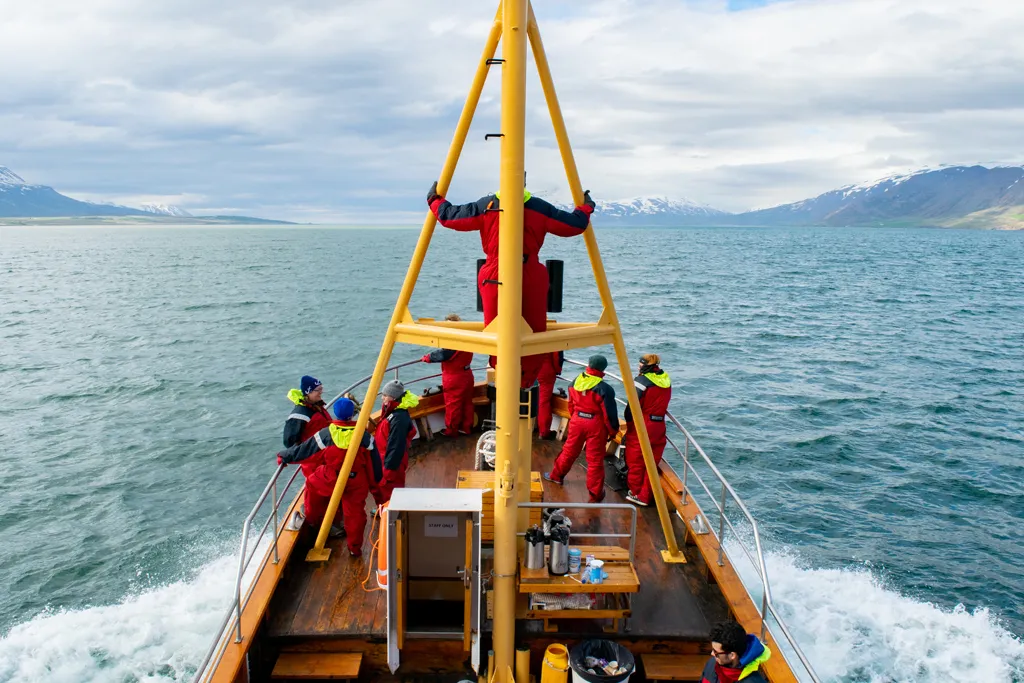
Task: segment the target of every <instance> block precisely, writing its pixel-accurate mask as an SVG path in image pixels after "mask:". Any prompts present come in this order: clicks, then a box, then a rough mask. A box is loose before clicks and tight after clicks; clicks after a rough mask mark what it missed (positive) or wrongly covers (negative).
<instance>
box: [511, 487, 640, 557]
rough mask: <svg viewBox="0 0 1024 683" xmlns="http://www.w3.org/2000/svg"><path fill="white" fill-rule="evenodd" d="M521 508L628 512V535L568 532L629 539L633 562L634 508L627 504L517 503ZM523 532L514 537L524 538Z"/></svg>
mask: <svg viewBox="0 0 1024 683" xmlns="http://www.w3.org/2000/svg"><path fill="white" fill-rule="evenodd" d="M518 505H519V507H521V508H542V509H545V510H562V509H565V510H625V511H627V512H629V515H630V519H629V533H628V534H591V533H588V532H585V531H578V532H577V531H570V532H569V533H570V534H571V535H572V536H575V537H576V538H628V539H629V561H630V562H632V561H633V556H634V555H635V554H636V506H635V505H629V504H628V503H565V502H562V501H551V502H549V503H543V502H542V503H535V502H533V501H530V502H528V503H519V504H518ZM525 535H526V532H525V531H520V532H519V533H517V534H516V536H525Z"/></svg>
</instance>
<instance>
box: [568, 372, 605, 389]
mask: <svg viewBox="0 0 1024 683" xmlns="http://www.w3.org/2000/svg"><path fill="white" fill-rule="evenodd" d="M600 383H601V378H600V377H594V376H593V375H588V374H587V373H585V372H583V373H580V376H579V377H577V378H576V381H575V382H573V383H572V388H573V389H575V390H576V391H579V392H583V391H589V390H590V389H593V388H594V387H596V386H597V385H598V384H600Z"/></svg>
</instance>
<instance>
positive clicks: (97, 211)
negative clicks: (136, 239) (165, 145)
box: [0, 166, 285, 223]
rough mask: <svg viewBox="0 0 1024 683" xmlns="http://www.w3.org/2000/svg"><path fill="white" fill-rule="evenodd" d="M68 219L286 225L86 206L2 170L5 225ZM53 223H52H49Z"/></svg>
mask: <svg viewBox="0 0 1024 683" xmlns="http://www.w3.org/2000/svg"><path fill="white" fill-rule="evenodd" d="M67 218H75V219H81V218H88V219H111V218H116V219H122V220H125V221H131V222H152V223H284V222H285V221H271V220H266V219H263V218H253V217H251V216H193V215H192V214H191V213H189V212H188V211H186V210H184V209H182V208H180V207H177V206H168V205H165V204H143V205H142V206H140V207H138V208H133V207H130V206H119V205H117V204H96V203H93V202H83V201H79V200H77V199H72V198H71V197H67V196H65V195H62V194H61V193H59V192H57V191H56V190H54V189H53V188H52V187H48V186H46V185H32V184H30V183H26V182H25V180H24V178H22V177H21V176H19V175H18V174H17V173H15V172H14V171H12V170H11V169H9V168H7V167H6V166H0V220H3V222H5V223H21V222H27V223H45V222H54V221H55V220H60V219H67ZM47 219H51V220H47Z"/></svg>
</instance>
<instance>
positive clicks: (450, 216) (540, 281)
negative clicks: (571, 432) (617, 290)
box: [427, 182, 595, 388]
mask: <svg viewBox="0 0 1024 683" xmlns="http://www.w3.org/2000/svg"><path fill="white" fill-rule="evenodd" d="M427 204H428V205H429V206H430V210H431V211H432V212H433V213H434V215H435V216H436V217H437V221H438V222H439V223H440V224H441V225H443V226H444V227H446V228H450V229H452V230H458V231H461V232H472V231H477V232H479V233H480V242H481V244H482V246H483V250H484V254H485V255H486V256H487V261H486V262H485V263H484V266H483V268H481V269H480V274H479V275H478V276H477V286H478V287H479V289H480V297H481V298H482V300H483V304H484V326H486V325H488V324H490V322H491V321H492V320H494V318H495V317H496V316H497V315H498V223H499V216H501V201H500V198H499V193H497V192H495V193H494V194H489V195H487V196H486V197H481V198H480V199H478V200H476V201H475V202H470V203H469V204H452V203H450V202H449V201H448V200H447V199H445V198H444V197H443V196H441V195H439V194H438V193H437V183H436V182H435V183H434V184H433V185H431V186H430V191H429V192H428V193H427ZM594 208H595V204H594V201H593V200H592V199H591V198H590V191H589V190H588V191H587V192H584V193H583V203H582V204H580V205H579V206H577V207H576V208H575V210H573V211H562V210H561V209H559V208H557V207H555V206H553V205H551V204H549V203H548V202H546V201H544V200H543V199H541V198H540V197H534V196H533V195H531V194H530V193H529V192H528V191H526V190H525V189H524V191H523V284H522V293H523V304H522V314H523V318H524V319H525V320H526V323H527V324H528V325H529V326H530V329H532V330H533V331H534V332H544V331H545V330H547V328H548V314H547V311H548V270H547V268H545V267H544V265H543V264H542V263H541V262H540V258H539V253H540V249H541V247H542V246H544V238H545V236H547V235H549V234H550V235H557V236H558V237H575V236H577V235H582V234H583V231H584V230H586V229H587V226H588V225H590V214H591V213H593V211H594ZM543 358H544V355H543V354H540V355H536V356H525V357H524V358H523V359H522V379H521V384H520V386H522V387H523V388H526V387H530V386H533V383H534V381H535V380H536V379H537V373H538V372H539V371H540V366H541V364H542V363H543ZM491 365H494V358H493V357H492V358H491Z"/></svg>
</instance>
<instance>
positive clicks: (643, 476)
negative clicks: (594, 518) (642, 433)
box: [625, 353, 672, 507]
mask: <svg viewBox="0 0 1024 683" xmlns="http://www.w3.org/2000/svg"><path fill="white" fill-rule="evenodd" d="M660 363H661V358H659V357H658V354H656V353H648V354H644V355H643V356H641V357H640V374H638V375H637V376H636V378H635V379H634V380H633V381H634V382H635V383H636V384H637V398H638V399H639V401H640V411H641V412H642V413H643V419H644V426H646V427H647V437H648V438H649V439H650V441H651V454H652V455H653V456H654V467H655V469H657V467H658V465H659V464H661V458H662V455H663V454H664V453H665V444H666V443H667V442H668V441H667V437H666V436H665V413H667V412H668V404H669V402H670V401H671V400H672V380H671V379H669V376H668V373H667V372H665V371H664V370H662V369H661V366H660V365H659V364H660ZM625 418H626V437H625V439H626V482H627V484H628V485H629V491H628V492H627V493H626V500H628V501H629V502H631V503H635V504H637V505H640V506H642V507H647V506H648V505H650V504H651V502H652V501H653V499H654V498H653V494H652V493H651V480H650V478H649V477H648V476H647V467H646V466H645V465H644V454H643V451H641V450H640V439H639V438H638V437H637V434H636V427H634V426H633V414H632V412H631V411H630V409H629V406H626V414H625Z"/></svg>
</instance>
